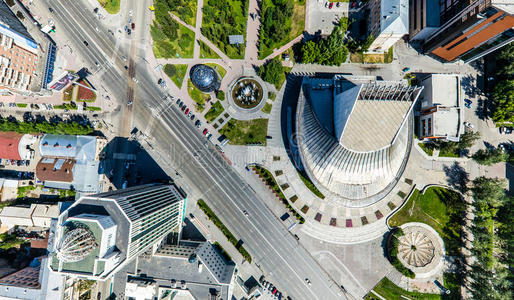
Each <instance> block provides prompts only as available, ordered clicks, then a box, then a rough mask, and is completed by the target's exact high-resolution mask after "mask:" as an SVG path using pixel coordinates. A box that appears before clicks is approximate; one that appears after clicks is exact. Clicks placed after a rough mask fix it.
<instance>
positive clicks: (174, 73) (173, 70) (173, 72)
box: [163, 64, 187, 89]
mask: <svg viewBox="0 0 514 300" xmlns="http://www.w3.org/2000/svg"><path fill="white" fill-rule="evenodd" d="M163 70H164V73H166V75H168V77H169V78H170V79H171V81H173V83H174V84H175V85H176V86H177V87H178V88H179V89H180V88H181V87H182V82H184V77H185V76H186V72H187V65H170V64H166V65H164V68H163Z"/></svg>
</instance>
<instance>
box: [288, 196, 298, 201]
mask: <svg viewBox="0 0 514 300" xmlns="http://www.w3.org/2000/svg"><path fill="white" fill-rule="evenodd" d="M289 200H290V201H291V202H293V203H295V202H296V200H298V196H296V195H293V196H292V197H291V198H289Z"/></svg>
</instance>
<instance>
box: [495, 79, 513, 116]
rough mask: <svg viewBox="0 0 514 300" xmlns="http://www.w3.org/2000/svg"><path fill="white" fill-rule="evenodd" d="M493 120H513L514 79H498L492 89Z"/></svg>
mask: <svg viewBox="0 0 514 300" xmlns="http://www.w3.org/2000/svg"><path fill="white" fill-rule="evenodd" d="M492 100H493V103H492V104H493V108H492V110H493V114H492V118H493V121H494V122H496V123H503V122H514V79H512V80H503V81H500V82H499V83H498V84H497V85H496V86H495V87H494V90H493V94H492Z"/></svg>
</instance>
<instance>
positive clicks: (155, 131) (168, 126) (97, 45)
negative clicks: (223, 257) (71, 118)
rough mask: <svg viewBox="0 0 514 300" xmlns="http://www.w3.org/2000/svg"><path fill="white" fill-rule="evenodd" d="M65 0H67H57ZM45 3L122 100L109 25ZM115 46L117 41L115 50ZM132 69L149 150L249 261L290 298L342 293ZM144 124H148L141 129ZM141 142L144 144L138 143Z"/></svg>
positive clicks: (69, 6)
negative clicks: (187, 185)
mask: <svg viewBox="0 0 514 300" xmlns="http://www.w3.org/2000/svg"><path fill="white" fill-rule="evenodd" d="M46 2H47V3H48V2H50V1H49V0H46ZM64 2H65V3H66V5H63V4H62V3H64ZM51 6H52V7H53V8H54V11H55V12H54V20H55V22H56V24H57V26H59V27H60V28H61V32H62V29H63V28H66V30H67V34H68V35H69V38H70V41H71V42H72V44H73V45H74V47H75V49H77V51H78V53H80V55H81V56H82V57H83V58H84V60H85V61H86V62H87V63H89V65H92V66H94V62H95V61H98V62H100V63H101V64H104V63H105V62H109V63H105V64H104V66H105V68H104V69H103V70H102V72H100V73H99V74H97V76H100V78H101V82H103V84H104V85H105V86H106V87H107V88H108V89H109V90H110V91H111V93H114V94H116V96H117V97H116V98H118V99H125V98H124V96H125V95H126V93H127V92H126V91H127V75H126V71H125V69H124V63H123V62H122V61H121V59H120V57H121V55H124V54H123V53H124V52H125V53H128V52H129V49H128V45H120V44H119V43H118V44H117V43H116V42H115V38H114V37H113V36H112V35H111V34H109V33H107V30H104V29H101V30H100V31H96V30H95V24H96V23H97V20H96V19H95V18H94V16H93V14H92V13H91V12H89V9H85V8H84V7H83V6H82V5H81V4H80V3H78V2H75V1H64V0H61V1H51ZM139 12H140V11H137V12H136V13H139ZM141 13H142V12H141ZM136 26H138V28H141V27H142V26H139V25H136ZM84 40H87V41H88V44H89V46H87V47H86V46H84V44H83V41H84ZM115 45H120V46H119V47H118V49H117V47H116V46H115ZM125 55H126V54H125ZM135 68H136V70H137V71H136V72H135V74H136V75H135V76H136V77H137V79H138V84H137V86H136V87H135V90H136V94H135V98H134V104H133V105H132V106H131V109H132V110H133V111H132V112H131V113H132V115H133V117H134V120H133V122H132V124H133V126H135V127H138V128H139V129H140V130H145V131H146V132H147V134H148V135H149V136H151V140H150V141H149V143H153V146H152V147H151V148H150V147H147V151H148V152H149V153H151V154H154V155H155V156H158V158H156V160H157V161H160V160H161V161H162V164H161V167H162V168H163V169H164V170H165V171H166V172H167V173H168V174H171V175H174V174H175V169H174V167H173V166H172V165H173V164H174V165H176V162H177V161H178V160H180V161H182V162H183V163H182V164H181V167H180V169H181V170H180V173H181V176H183V177H185V178H187V180H188V181H189V182H191V183H192V185H193V188H194V189H195V190H197V191H200V192H201V193H202V194H203V195H204V197H203V198H204V200H206V202H207V203H208V204H209V206H210V207H211V208H212V209H213V210H214V211H215V212H216V213H217V215H218V216H219V217H220V219H222V220H223V222H224V223H225V224H226V225H227V227H229V229H230V230H231V231H232V232H233V233H234V234H235V235H236V236H237V237H239V238H240V239H241V241H242V242H243V244H244V246H245V248H246V249H247V250H248V251H249V252H250V254H251V255H252V258H253V262H254V263H256V264H257V265H258V266H260V268H261V269H262V270H263V271H264V272H265V273H266V274H271V276H272V277H273V279H274V280H273V281H274V282H275V283H276V285H277V287H279V288H280V289H281V290H283V291H285V292H286V293H287V294H288V295H291V297H292V298H293V299H320V300H321V299H339V298H344V296H343V292H342V290H341V289H340V288H339V286H338V285H337V284H336V283H334V282H333V281H332V280H331V279H330V277H329V276H328V275H327V273H326V272H325V271H324V270H323V269H322V268H321V267H320V266H319V265H318V264H317V263H316V261H315V260H314V259H313V258H312V257H311V256H310V254H309V253H308V252H307V251H306V250H305V249H303V248H302V247H299V246H298V243H297V241H296V240H295V239H294V238H293V237H292V236H291V235H290V234H289V233H288V232H287V230H286V229H285V228H284V227H283V225H282V224H281V223H280V222H279V221H278V220H277V219H276V218H275V217H274V216H273V214H272V213H271V211H269V210H268V208H267V207H266V206H265V204H264V202H263V200H262V199H261V198H260V197H259V196H258V195H256V194H255V193H254V192H253V190H252V189H251V188H249V187H248V185H247V184H246V183H245V182H244V181H243V180H242V178H241V177H240V176H239V175H238V174H237V173H236V172H235V171H234V170H233V169H232V168H231V167H230V166H228V165H227V164H226V163H225V162H224V160H223V158H222V157H221V156H220V155H219V154H218V153H217V152H216V150H215V149H214V147H213V146H212V144H210V142H207V141H206V139H205V137H204V136H202V134H201V132H200V131H199V130H198V129H197V128H195V127H194V126H193V123H192V122H191V121H189V120H187V119H186V118H185V116H184V115H183V113H182V112H180V111H179V110H178V109H177V107H176V105H175V104H172V103H166V102H165V101H169V100H163V96H164V95H163V93H162V90H160V89H159V87H158V86H157V84H156V78H155V77H153V76H152V74H151V73H150V72H149V70H148V69H147V66H146V64H144V63H142V62H141V63H137V64H135ZM124 101H125V102H126V101H127V100H126V99H125V100H124ZM163 103H164V104H163ZM121 107H122V110H121V113H122V114H124V113H125V112H124V110H125V109H126V105H125V104H124V103H123V104H122V105H121ZM120 119H122V120H123V118H120ZM149 124H151V128H147V126H149ZM143 146H147V145H146V144H145V143H143ZM156 152H159V154H157V153H156ZM163 160H164V161H163ZM243 210H247V211H248V213H249V216H248V217H245V216H244V215H243V213H242V211H243ZM305 278H309V280H310V281H311V284H308V283H306V282H305Z"/></svg>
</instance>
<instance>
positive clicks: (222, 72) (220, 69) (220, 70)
mask: <svg viewBox="0 0 514 300" xmlns="http://www.w3.org/2000/svg"><path fill="white" fill-rule="evenodd" d="M205 65H206V66H209V67H211V68H213V69H214V70H216V71H217V72H218V74H219V75H220V81H221V79H223V77H225V74H227V71H226V70H225V68H223V67H222V66H220V65H218V64H215V63H206V64H205Z"/></svg>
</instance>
